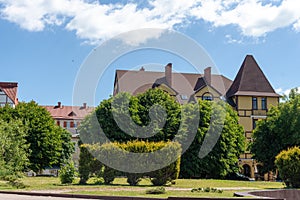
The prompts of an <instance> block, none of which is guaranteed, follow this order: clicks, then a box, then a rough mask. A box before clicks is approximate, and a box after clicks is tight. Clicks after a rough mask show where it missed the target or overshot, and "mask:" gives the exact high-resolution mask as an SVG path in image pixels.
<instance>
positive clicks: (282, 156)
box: [275, 147, 300, 188]
mask: <svg viewBox="0 0 300 200" xmlns="http://www.w3.org/2000/svg"><path fill="white" fill-rule="evenodd" d="M275 165H276V166H277V168H278V171H279V175H280V176H281V178H282V179H283V181H284V182H285V184H286V186H288V187H293V188H300V148H299V147H293V148H290V149H288V150H284V151H281V152H280V153H279V154H278V155H277V156H276V160H275Z"/></svg>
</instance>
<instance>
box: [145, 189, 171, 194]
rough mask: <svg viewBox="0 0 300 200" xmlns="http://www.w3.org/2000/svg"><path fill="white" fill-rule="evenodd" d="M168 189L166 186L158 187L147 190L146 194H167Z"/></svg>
mask: <svg viewBox="0 0 300 200" xmlns="http://www.w3.org/2000/svg"><path fill="white" fill-rule="evenodd" d="M165 193H166V189H165V188H164V187H157V188H154V189H149V190H146V194H165Z"/></svg>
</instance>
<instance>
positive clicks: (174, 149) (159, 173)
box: [84, 141, 181, 186]
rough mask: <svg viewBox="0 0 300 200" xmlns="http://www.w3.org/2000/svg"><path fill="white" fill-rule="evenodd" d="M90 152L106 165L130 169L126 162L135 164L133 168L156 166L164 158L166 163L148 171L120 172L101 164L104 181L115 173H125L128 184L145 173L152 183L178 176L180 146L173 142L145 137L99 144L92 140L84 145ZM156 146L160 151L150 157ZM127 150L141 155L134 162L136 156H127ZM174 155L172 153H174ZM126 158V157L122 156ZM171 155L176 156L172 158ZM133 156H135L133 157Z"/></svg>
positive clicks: (132, 183) (173, 178)
mask: <svg viewBox="0 0 300 200" xmlns="http://www.w3.org/2000/svg"><path fill="white" fill-rule="evenodd" d="M84 146H85V147H86V148H87V149H88V150H89V151H90V152H91V153H92V154H93V155H96V157H97V159H98V160H105V161H106V162H108V163H106V164H107V165H108V166H116V165H117V166H123V167H124V166H125V168H126V166H127V165H128V169H129V170H130V166H131V165H130V164H129V163H131V162H132V163H135V164H137V165H139V166H136V165H135V166H134V167H135V168H136V167H138V168H141V169H145V168H147V169H152V168H155V167H156V169H157V168H159V166H160V165H161V163H164V162H163V161H167V162H169V163H171V164H169V165H168V166H166V167H163V168H161V169H158V170H154V171H150V172H134V171H132V172H126V173H124V172H121V171H118V170H115V169H112V168H110V167H107V166H105V169H104V172H103V178H104V181H105V183H107V184H109V183H111V182H112V181H113V180H114V178H115V177H116V176H120V175H123V176H126V177H127V182H128V183H129V184H130V185H137V184H138V183H139V181H140V180H141V178H143V177H149V178H150V179H151V182H152V183H153V185H159V186H160V185H165V184H166V183H168V182H171V181H172V180H175V179H177V178H178V175H179V171H180V155H181V146H180V144H179V143H177V142H145V141H129V142H126V143H118V142H114V143H106V144H103V145H99V144H93V145H87V144H86V145H84ZM158 150H160V152H161V153H160V154H155V155H156V156H155V157H153V154H151V153H152V152H153V153H155V152H156V151H158ZM129 153H136V154H135V155H137V156H139V154H138V153H140V155H141V157H140V159H139V160H138V161H139V162H137V160H136V157H132V156H128V155H129ZM174 156H176V157H174ZM111 158H113V159H111ZM124 158H126V159H124ZM172 158H177V159H176V160H175V161H174V162H171V161H172ZM133 159H135V160H133Z"/></svg>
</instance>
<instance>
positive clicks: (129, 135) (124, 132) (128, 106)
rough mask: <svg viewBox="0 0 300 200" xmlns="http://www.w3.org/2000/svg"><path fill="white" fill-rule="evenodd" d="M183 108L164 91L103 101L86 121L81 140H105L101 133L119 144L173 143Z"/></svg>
mask: <svg viewBox="0 0 300 200" xmlns="http://www.w3.org/2000/svg"><path fill="white" fill-rule="evenodd" d="M180 108H181V107H180V104H179V103H177V102H176V100H175V99H174V98H172V97H171V96H170V95H169V94H167V93H166V92H164V91H162V90H160V89H150V90H148V91H146V92H145V93H142V94H139V95H137V96H132V95H130V94H129V93H119V94H118V95H116V96H114V97H111V98H109V99H108V100H104V101H102V102H101V103H100V105H99V106H98V107H97V108H96V110H95V111H94V112H93V113H92V114H90V115H88V116H87V117H86V118H85V119H84V120H83V122H82V123H81V125H80V127H79V132H80V137H81V139H83V142H85V143H87V141H88V143H95V142H99V141H105V140H106V139H104V138H103V137H101V134H100V132H101V133H102V134H105V136H106V137H107V138H108V139H109V140H110V141H117V142H126V141H131V140H136V139H139V140H147V141H167V140H172V139H173V138H174V136H175V134H176V132H177V129H178V128H179V125H180ZM163 110H164V111H163ZM100 127H101V130H100ZM91 138H93V141H90V139H91Z"/></svg>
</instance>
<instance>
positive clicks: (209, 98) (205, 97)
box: [202, 92, 214, 101]
mask: <svg viewBox="0 0 300 200" xmlns="http://www.w3.org/2000/svg"><path fill="white" fill-rule="evenodd" d="M202 100H206V101H212V100H214V97H213V95H212V94H211V93H209V92H207V93H205V94H203V95H202Z"/></svg>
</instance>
